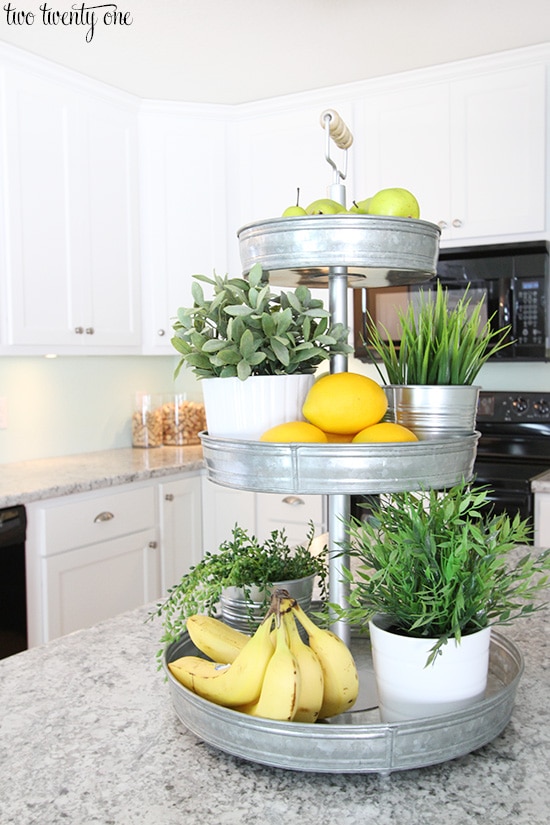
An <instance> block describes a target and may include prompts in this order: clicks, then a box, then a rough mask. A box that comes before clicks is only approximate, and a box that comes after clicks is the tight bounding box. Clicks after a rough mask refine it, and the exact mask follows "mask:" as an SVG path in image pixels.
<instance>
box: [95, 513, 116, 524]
mask: <svg viewBox="0 0 550 825" xmlns="http://www.w3.org/2000/svg"><path fill="white" fill-rule="evenodd" d="M114 517H115V516H114V513H110V512H109V511H108V510H104V511H103V512H102V513H98V514H97V516H96V517H95V519H94V524H96V523H97V522H98V521H111V519H112V518H114Z"/></svg>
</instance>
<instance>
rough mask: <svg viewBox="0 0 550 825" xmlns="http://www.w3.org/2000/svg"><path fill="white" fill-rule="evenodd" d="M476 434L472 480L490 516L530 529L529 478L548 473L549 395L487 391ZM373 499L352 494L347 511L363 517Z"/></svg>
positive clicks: (549, 455)
mask: <svg viewBox="0 0 550 825" xmlns="http://www.w3.org/2000/svg"><path fill="white" fill-rule="evenodd" d="M476 427H477V430H478V431H479V432H480V433H481V437H480V439H479V442H478V448H477V456H476V461H475V464H474V474H475V482H476V483H478V484H483V485H486V486H487V488H488V492H489V499H490V504H489V506H490V508H492V510H493V511H494V512H495V513H502V512H506V513H508V515H510V516H511V517H513V516H514V515H515V514H516V513H519V514H520V516H521V517H522V518H524V519H529V520H531V524H532V526H533V527H534V525H533V521H532V520H533V516H534V495H533V493H532V491H531V480H532V479H533V478H534V477H535V476H537V475H539V474H540V473H543V472H545V471H546V470H550V392H502V391H499V392H491V391H482V392H481V393H480V397H479V407H478V414H477V424H476ZM374 500H375V497H374V498H373V496H353V497H352V501H351V513H352V515H354V516H356V517H357V518H365V517H366V516H368V513H369V505H370V504H372V502H373V501H374Z"/></svg>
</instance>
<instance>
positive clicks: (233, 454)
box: [200, 432, 480, 495]
mask: <svg viewBox="0 0 550 825" xmlns="http://www.w3.org/2000/svg"><path fill="white" fill-rule="evenodd" d="M200 436H201V441H202V449H203V455H204V460H205V462H206V468H207V472H208V476H209V478H210V479H211V480H212V481H214V482H216V483H217V484H220V485H222V486H226V487H234V488H236V489H238V490H261V491H262V492H264V493H286V494H287V495H290V494H292V493H300V494H303V495H305V494H308V493H312V494H321V495H323V494H331V493H342V494H353V493H396V492H400V491H403V490H418V489H422V488H427V487H434V488H438V489H440V488H442V487H448V486H451V485H453V484H458V483H459V482H461V481H462V480H463V479H466V480H469V479H470V478H471V477H472V473H473V467H474V461H475V458H476V451H477V442H478V440H479V437H480V433H478V432H474V433H472V434H470V435H465V436H455V437H452V438H433V439H426V440H424V441H418V442H414V443H410V442H409V443H386V444H302V443H300V444H294V443H291V444H278V443H268V442H264V441H245V440H238V439H231V438H219V437H214V436H210V435H208V433H205V432H204V433H201V434H200Z"/></svg>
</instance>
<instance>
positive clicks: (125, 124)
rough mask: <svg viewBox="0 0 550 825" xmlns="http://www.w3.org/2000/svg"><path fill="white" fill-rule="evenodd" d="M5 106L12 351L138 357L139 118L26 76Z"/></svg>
mask: <svg viewBox="0 0 550 825" xmlns="http://www.w3.org/2000/svg"><path fill="white" fill-rule="evenodd" d="M4 95H5V107H4V111H5V113H6V116H5V118H3V120H2V127H1V128H2V134H1V143H2V145H3V168H4V174H5V181H6V185H5V187H4V191H5V200H4V209H5V226H6V252H5V258H4V261H3V265H4V267H5V285H6V303H7V313H6V315H7V323H6V326H7V332H6V343H7V344H8V345H9V346H10V351H13V352H31V351H32V352H35V353H40V352H49V351H52V350H53V351H58V352H65V353H66V352H79V351H80V350H82V349H84V348H85V349H86V352H89V353H90V352H110V351H113V352H139V350H140V344H141V329H140V317H139V312H140V285H139V260H138V256H139V236H138V217H139V215H138V208H137V112H136V111H135V110H134V111H133V110H132V109H131V108H130V107H126V106H125V105H123V104H122V103H121V102H120V101H118V100H117V101H116V102H111V101H110V100H108V99H107V98H100V97H99V96H98V97H96V96H93V95H86V94H78V93H77V91H75V90H74V89H73V87H72V85H71V84H70V83H67V84H58V83H56V82H53V81H49V80H44V79H41V78H39V77H37V76H35V75H34V74H27V73H25V72H20V71H17V70H6V72H5V75H4ZM19 348H20V349H19ZM31 348H32V349H31Z"/></svg>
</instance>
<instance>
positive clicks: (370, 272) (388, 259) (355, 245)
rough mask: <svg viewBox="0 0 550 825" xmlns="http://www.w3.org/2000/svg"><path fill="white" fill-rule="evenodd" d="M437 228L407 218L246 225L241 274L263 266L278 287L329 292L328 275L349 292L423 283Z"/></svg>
mask: <svg viewBox="0 0 550 825" xmlns="http://www.w3.org/2000/svg"><path fill="white" fill-rule="evenodd" d="M440 234H441V232H440V229H439V227H438V226H436V225H435V224H433V223H428V222H427V221H422V220H413V219H411V218H391V217H385V216H374V215H355V214H352V213H343V214H340V215H309V216H300V217H294V218H274V219H271V220H265V221H259V222H256V223H249V224H247V225H246V226H243V227H242V228H241V229H239V231H238V233H237V235H238V238H239V251H240V256H241V262H242V268H243V273H244V274H245V275H246V274H247V273H248V272H250V270H251V269H252V267H253V266H254V264H257V263H259V264H261V266H262V269H263V270H264V271H266V272H268V273H269V280H270V282H271V283H272V284H275V285H276V286H291V287H296V286H299V285H302V284H303V285H305V286H310V287H322V286H327V285H328V281H329V274H330V271H331V269H333V268H335V267H337V268H345V269H346V270H347V279H348V286H352V287H381V286H402V285H406V284H415V283H423V282H425V281H427V280H429V279H430V278H432V277H433V276H434V275H435V272H436V264H437V255H438V249H439V236H440Z"/></svg>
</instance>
